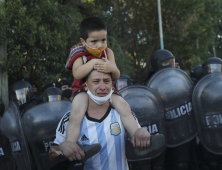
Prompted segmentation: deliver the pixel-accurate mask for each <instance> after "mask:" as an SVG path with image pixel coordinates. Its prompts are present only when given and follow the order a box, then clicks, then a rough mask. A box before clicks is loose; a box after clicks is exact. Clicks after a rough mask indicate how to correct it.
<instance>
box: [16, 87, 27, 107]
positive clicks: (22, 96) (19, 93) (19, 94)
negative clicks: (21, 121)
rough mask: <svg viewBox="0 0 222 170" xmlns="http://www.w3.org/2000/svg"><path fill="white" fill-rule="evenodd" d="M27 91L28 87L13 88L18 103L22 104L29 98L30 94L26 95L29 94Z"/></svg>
mask: <svg viewBox="0 0 222 170" xmlns="http://www.w3.org/2000/svg"><path fill="white" fill-rule="evenodd" d="M28 91H29V88H28V87H26V88H23V89H18V90H15V95H16V99H17V100H18V104H19V105H23V104H25V103H27V101H29V100H30V96H29V95H28V94H29V93H28Z"/></svg>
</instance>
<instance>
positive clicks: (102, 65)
mask: <svg viewBox="0 0 222 170" xmlns="http://www.w3.org/2000/svg"><path fill="white" fill-rule="evenodd" d="M94 69H96V70H97V71H99V72H103V73H111V72H113V69H114V65H113V64H112V63H111V62H110V61H109V60H107V59H106V58H102V62H98V63H96V64H95V65H94Z"/></svg>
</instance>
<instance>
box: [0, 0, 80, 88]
mask: <svg viewBox="0 0 222 170" xmlns="http://www.w3.org/2000/svg"><path fill="white" fill-rule="evenodd" d="M70 3H71V5H70ZM74 4H75V5H74ZM77 5H78V1H75V3H72V2H69V1H58V0H39V1H36V0H7V1H6V2H5V3H1V4H0V25H1V28H0V29H1V32H4V33H5V34H1V35H0V36H1V37H0V38H1V39H4V40H5V41H6V43H7V47H8V51H7V52H8V54H7V61H6V60H5V61H4V63H3V62H1V64H2V65H3V66H4V69H7V70H8V76H9V82H10V83H14V82H15V81H16V80H18V79H21V78H30V79H31V81H32V82H33V83H35V84H37V85H43V84H45V83H49V82H55V81H57V80H58V78H59V77H60V76H61V74H64V73H66V74H68V71H67V70H65V63H66V60H67V57H68V54H69V50H70V47H71V46H73V44H74V43H76V41H78V40H79V35H78V26H79V23H80V21H81V20H82V16H81V14H80V13H79V12H78V9H77Z"/></svg>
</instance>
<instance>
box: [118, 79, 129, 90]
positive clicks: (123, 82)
mask: <svg viewBox="0 0 222 170" xmlns="http://www.w3.org/2000/svg"><path fill="white" fill-rule="evenodd" d="M127 85H128V84H127V79H118V80H117V81H116V88H117V90H118V91H119V90H120V89H122V88H124V87H126V86H127Z"/></svg>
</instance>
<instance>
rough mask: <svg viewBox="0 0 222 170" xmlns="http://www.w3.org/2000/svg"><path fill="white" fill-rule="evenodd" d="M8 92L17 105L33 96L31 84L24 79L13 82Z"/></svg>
mask: <svg viewBox="0 0 222 170" xmlns="http://www.w3.org/2000/svg"><path fill="white" fill-rule="evenodd" d="M9 93H10V97H11V99H12V100H14V101H17V102H18V104H19V106H21V105H23V104H25V103H28V102H29V101H30V100H32V99H33V98H34V97H35V96H34V91H33V88H32V85H31V84H30V83H29V82H27V81H24V80H20V81H17V82H15V83H14V84H13V85H12V86H11V88H10V90H9Z"/></svg>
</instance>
